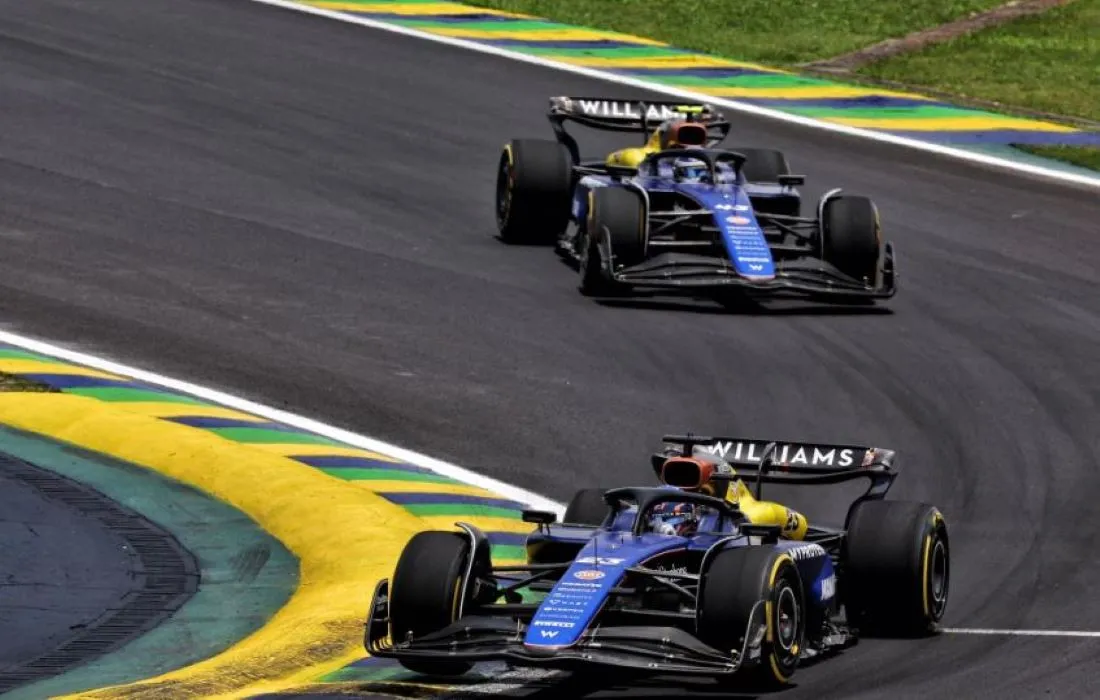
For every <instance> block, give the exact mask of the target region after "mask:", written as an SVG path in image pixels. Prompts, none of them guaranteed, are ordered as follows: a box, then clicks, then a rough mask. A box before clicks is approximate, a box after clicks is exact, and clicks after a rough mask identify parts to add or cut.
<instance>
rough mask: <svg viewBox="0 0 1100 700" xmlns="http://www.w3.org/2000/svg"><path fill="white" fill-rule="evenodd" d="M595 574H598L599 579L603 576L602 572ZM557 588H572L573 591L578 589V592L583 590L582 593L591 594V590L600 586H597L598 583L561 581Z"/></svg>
mask: <svg viewBox="0 0 1100 700" xmlns="http://www.w3.org/2000/svg"><path fill="white" fill-rule="evenodd" d="M595 573H597V574H599V575H600V577H602V576H603V572H602V571H597V572H595ZM558 586H559V587H560V588H573V589H580V590H583V591H586V592H591V591H592V590H593V589H596V588H599V587H600V584H598V583H578V582H577V581H561V582H560V583H558Z"/></svg>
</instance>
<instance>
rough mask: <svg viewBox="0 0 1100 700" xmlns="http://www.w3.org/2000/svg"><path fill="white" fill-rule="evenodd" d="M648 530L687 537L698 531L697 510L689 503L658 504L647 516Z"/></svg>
mask: <svg viewBox="0 0 1100 700" xmlns="http://www.w3.org/2000/svg"><path fill="white" fill-rule="evenodd" d="M649 527H650V530H652V531H653V532H656V533H658V534H660V535H678V536H680V537H688V536H690V535H692V534H694V533H695V532H696V531H698V529H699V510H698V507H697V506H695V505H693V504H691V503H659V504H657V505H656V506H654V507H653V511H652V513H651V514H650V516H649Z"/></svg>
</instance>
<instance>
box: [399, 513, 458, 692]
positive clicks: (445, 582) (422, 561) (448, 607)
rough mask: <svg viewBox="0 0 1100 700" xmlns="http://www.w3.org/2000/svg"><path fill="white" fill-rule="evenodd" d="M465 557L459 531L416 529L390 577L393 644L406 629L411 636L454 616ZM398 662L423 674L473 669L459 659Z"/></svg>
mask: <svg viewBox="0 0 1100 700" xmlns="http://www.w3.org/2000/svg"><path fill="white" fill-rule="evenodd" d="M469 559H470V541H469V540H468V539H467V538H466V537H465V536H464V535H462V534H460V533H457V532H445V531H425V532H418V533H416V534H415V535H414V536H413V537H412V539H410V540H409V541H408V543H407V544H406V545H405V549H404V550H403V551H402V552H401V558H400V559H398V560H397V569H396V570H395V571H394V574H393V579H392V580H391V581H390V639H392V640H393V642H394V643H395V644H396V643H398V642H400V641H403V640H404V639H405V638H406V635H407V634H408V633H409V632H411V633H412V634H413V638H414V639H415V638H416V637H419V636H423V635H425V634H431V633H433V632H438V631H439V630H441V629H443V628H444V627H447V626H448V625H450V624H451V623H453V622H455V620H457V619H458V611H459V602H460V599H459V595H460V593H461V591H462V586H463V583H465V576H466V566H467V565H468V563H469ZM400 663H401V665H402V666H404V667H405V668H407V669H408V670H410V671H412V672H413V673H420V674H423V675H427V676H460V675H462V674H463V673H466V672H467V671H469V670H470V669H471V668H473V664H471V663H467V662H461V661H421V660H407V659H402V660H400Z"/></svg>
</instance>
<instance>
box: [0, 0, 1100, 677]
mask: <svg viewBox="0 0 1100 700" xmlns="http://www.w3.org/2000/svg"><path fill="white" fill-rule="evenodd" d="M0 9H2V10H3V11H2V12H0V61H2V64H3V66H4V70H3V71H0V104H2V105H3V108H2V109H0V241H2V244H3V248H2V249H3V251H4V254H3V255H2V256H0V318H3V319H4V321H5V324H6V327H8V328H10V329H12V330H16V331H19V332H24V333H28V334H33V335H36V336H39V337H47V338H53V339H57V340H58V341H60V342H63V343H70V344H78V345H79V346H80V347H81V349H83V350H86V351H90V352H93V353H96V352H98V353H102V354H107V355H110V356H112V357H115V358H118V359H121V360H123V361H127V362H130V363H137V364H140V365H142V366H144V367H147V368H151V369H155V370H158V371H161V372H164V373H167V374H172V375H175V376H180V377H185V378H188V379H191V380H193V381H197V382H200V383H207V384H214V385H218V386H221V387H224V388H226V389H228V390H231V391H235V392H237V393H239V394H243V395H246V396H248V397H251V398H254V399H258V400H262V401H265V402H268V403H272V404H275V405H278V406H283V407H288V408H291V409H293V410H295V411H296V412H301V413H306V414H309V415H313V416H315V417H318V418H321V419H326V420H328V421H329V422H332V423H334V424H337V425H339V426H341V427H346V428H351V429H355V430H358V431H361V432H365V433H368V434H371V435H373V436H376V437H379V438H383V439H388V440H390V441H394V442H397V443H400V444H403V445H406V446H409V447H411V448H414V449H418V450H421V451H424V452H427V453H429V454H432V455H434V456H438V457H440V458H444V459H450V460H453V461H456V462H458V463H461V464H463V465H465V466H469V467H473V468H476V469H479V470H482V471H484V472H485V473H488V474H491V475H493V476H496V477H499V478H502V479H506V480H511V481H514V482H517V483H519V484H521V485H523V486H525V487H528V488H531V489H533V490H536V491H539V492H542V493H545V494H547V495H550V496H553V497H557V498H559V499H562V500H564V499H567V498H568V496H569V495H570V494H571V492H572V490H573V489H574V488H577V487H580V486H585V485H608V484H610V485H619V484H623V483H631V482H634V483H637V482H648V481H649V478H650V475H649V473H648V471H647V469H648V464H647V461H646V456H647V453H648V451H649V450H650V449H651V448H652V447H653V446H654V444H655V441H656V440H657V439H658V438H659V436H660V435H661V434H662V433H664V432H666V431H674V432H682V431H686V430H694V431H697V432H710V433H731V434H743V435H747V436H760V437H765V438H767V437H776V438H793V439H807V440H826V441H832V440H836V441H854V442H867V443H869V444H880V445H884V446H888V447H893V448H896V449H897V450H899V451H900V453H901V464H902V468H903V471H904V474H903V475H902V477H901V478H900V479H899V481H898V483H897V485H896V487H895V490H894V491H893V493H892V495H893V497H896V498H905V499H919V500H924V501H928V502H932V503H935V504H937V505H939V506H940V507H941V508H942V509H943V511H944V512H945V513H946V515H947V517H948V519H949V522H950V524H951V528H952V529H951V535H952V545H953V548H954V568H953V581H952V588H953V591H952V600H951V603H950V609H949V612H948V618H947V620H946V622H947V623H948V624H949V625H951V626H955V627H993V628H1012V629H1078V630H1081V629H1085V630H1100V598H1098V597H1097V595H1096V592H1097V590H1096V584H1095V581H1096V580H1097V577H1098V576H1100V560H1098V559H1097V558H1096V557H1095V556H1094V551H1095V549H1094V545H1095V542H1096V532H1098V525H1100V512H1098V511H1097V509H1096V508H1095V498H1096V495H1097V493H1100V492H1098V490H1097V489H1098V486H1100V475H1098V474H1097V470H1096V464H1097V460H1096V457H1097V452H1098V448H1100V435H1098V433H1097V431H1096V430H1095V423H1096V422H1095V415H1096V412H1095V409H1096V403H1097V401H1098V399H1100V390H1098V387H1100V376H1098V375H1100V365H1098V364H1097V362H1096V348H1097V342H1098V341H1100V298H1098V296H1097V295H1096V293H1095V289H1096V282H1097V277H1098V274H1097V269H1098V266H1100V239H1098V237H1097V235H1096V234H1097V233H1098V231H1100V229H1098V223H1097V222H1098V221H1100V198H1098V197H1097V195H1096V194H1095V193H1092V192H1084V191H1080V190H1074V189H1072V188H1069V187H1065V186H1060V185H1052V184H1045V183H1039V182H1036V181H1033V180H1029V179H1026V178H1024V177H1021V176H1015V175H1009V174H1004V173H1000V172H997V171H993V170H989V169H984V168H979V167H973V166H968V165H964V164H961V163H958V162H955V161H951V160H946V159H941V158H938V157H934V156H930V155H922V154H919V153H915V152H911V151H907V150H902V149H898V148H893V147H887V146H877V145H873V144H869V143H864V142H861V141H858V140H853V139H849V138H844V137H840V136H836V135H831V134H823V133H815V132H812V131H808V130H803V129H796V128H793V127H787V126H783V125H779V124H773V123H770V122H767V121H763V120H759V119H755V118H748V117H741V116H736V117H735V125H736V126H735V129H734V133H733V134H732V135H731V137H730V138H729V139H728V141H727V142H728V143H729V144H750V145H751V144H760V145H770V146H775V147H778V148H782V149H784V150H786V151H787V152H788V156H789V158H790V160H791V162H792V165H793V167H794V168H795V169H796V170H797V171H800V172H802V173H805V174H806V175H807V177H808V179H809V185H808V186H807V187H806V188H804V193H805V194H806V197H807V199H808V200H810V201H814V200H815V199H816V197H817V196H818V195H819V194H820V193H822V192H823V191H824V190H826V189H829V188H832V187H835V186H839V187H844V188H845V189H847V190H850V191H854V192H859V193H865V194H868V195H870V196H872V197H874V198H875V200H876V202H877V203H878V205H879V208H880V211H881V214H882V219H883V222H884V225H885V227H886V230H887V233H888V236H889V237H890V238H891V239H892V240H894V242H895V244H896V245H897V247H898V252H899V266H900V273H901V285H902V288H901V291H900V292H899V295H898V297H897V298H896V299H895V300H893V301H892V302H891V303H889V304H888V305H887V306H886V308H887V309H888V310H887V311H886V312H884V313H869V312H861V313H853V312H844V313H842V312H838V311H833V310H829V309H821V308H816V307H809V306H797V305H796V306H792V305H789V304H788V305H785V306H783V307H780V308H778V309H775V310H772V311H770V312H763V313H754V314H744V315H730V314H726V313H723V312H721V311H720V310H718V309H712V308H709V307H706V306H705V305H703V306H700V305H690V304H662V303H657V302H646V303H643V304H634V305H631V306H627V307H622V306H618V307H611V306H603V305H600V304H597V303H595V302H593V301H591V300H589V299H585V298H583V297H582V296H580V294H579V293H578V292H577V289H576V282H577V279H576V276H575V274H574V273H573V272H572V271H571V270H570V269H569V268H568V267H567V266H565V265H563V264H562V263H561V262H559V261H558V259H557V258H556V257H555V256H554V254H553V253H551V252H550V251H549V250H545V249H537V248H517V247H509V246H506V245H504V244H502V243H500V242H499V241H498V240H496V239H495V238H494V235H495V230H494V225H493V218H492V212H493V185H494V175H495V166H496V159H497V157H498V153H499V148H500V146H501V145H502V143H503V142H504V140H505V139H506V138H508V137H512V136H517V137H523V136H534V137H539V136H549V134H550V132H549V128H548V125H547V123H546V121H545V118H544V117H543V113H544V110H545V108H546V98H547V97H548V96H550V95H555V94H570V93H572V94H580V95H588V94H600V93H606V94H608V95H610V96H619V95H626V96H631V95H637V94H640V93H637V92H636V91H633V90H627V89H622V88H616V87H614V86H609V85H606V84H603V83H600V82H596V81H592V80H587V79H581V78H578V77H574V76H569V75H566V74H562V73H556V72H552V71H549V70H544V69H540V68H536V67H531V66H525V65H520V64H514V63H509V62H507V61H504V60H501V59H497V58H492V57H487V56H480V55H477V54H473V53H470V52H464V51H461V50H458V49H451V48H447V47H441V46H438V45H434V44H429V43H426V42H421V41H417V40H412V39H408V38H402V37H397V36H394V35H389V34H385V33H381V32H375V31H370V30H365V29H361V28H357V27H353V26H348V25H342V24H339V23H336V22H332V21H328V20H324V19H320V18H312V17H307V16H303V15H299V14H296V13H291V12H286V11H282V10H278V9H273V8H267V7H262V6H258V5H253V4H251V3H248V2H244V0H115V1H114V2H111V3H100V4H93V3H85V2H79V1H78V0H41V1H40V2H36V3H21V2H16V1H15V0H3V2H0ZM621 143H623V141H622V140H621V139H620V140H614V141H606V142H603V141H601V142H598V143H595V144H594V145H598V146H601V147H604V148H607V147H610V146H614V145H619V144H621ZM797 503H798V504H801V505H813V506H814V507H813V508H809V509H808V510H809V512H810V514H811V515H812V516H815V517H818V516H819V513H820V516H824V517H829V516H832V517H836V515H838V514H839V513H841V512H842V508H841V506H843V503H842V502H841V500H840V499H839V497H838V496H837V495H835V494H829V495H821V496H818V495H817V494H815V495H814V496H812V497H807V496H806V495H805V494H803V495H802V496H800V497H799V498H798V499H797ZM1097 652H1100V640H1095V639H1070V638H1019V637H1009V636H994V637H974V636H961V635H960V636H956V635H950V636H943V637H940V638H937V639H933V640H927V641H920V642H906V643H902V642H868V643H865V644H863V645H861V646H860V647H858V648H857V649H854V650H852V651H850V652H848V653H846V654H845V655H843V656H842V657H841V658H837V659H833V660H831V661H829V662H828V663H826V664H820V665H818V666H816V667H813V668H807V669H804V670H802V671H800V672H799V674H798V676H797V680H798V687H797V688H795V689H794V690H792V691H790V692H788V693H786V694H785V696H789V697H809V696H810V694H814V695H815V696H816V697H821V698H826V697H828V698H831V697H877V696H889V697H917V696H919V697H923V696H926V695H930V694H932V693H953V694H955V695H962V696H965V697H998V698H1004V697H1033V696H1036V695H1042V694H1045V693H1052V694H1054V695H1057V696H1079V695H1089V694H1092V693H1096V692H1098V690H1100V689H1098V684H1100V681H1098V680H1097V678H1098V675H1097V674H1098V672H1100V661H1097ZM678 687H679V686H677V685H675V684H673V685H672V686H668V685H666V686H664V687H663V688H656V689H652V688H651V689H650V690H649V691H647V692H650V694H655V695H657V696H661V695H665V696H667V695H668V693H669V692H677V693H680V692H681V691H680V690H678V689H677V688H678ZM670 688H672V689H673V690H670ZM366 690H367V689H364V691H366ZM535 692H539V693H543V694H545V695H546V696H547V697H558V696H560V694H561V693H562V692H566V693H567V694H568V695H570V696H574V694H575V693H577V692H578V690H577V689H576V688H575V687H574V688H571V689H569V690H568V691H566V690H565V689H564V688H561V687H551V688H549V689H545V688H544V689H542V690H540V691H535ZM618 692H619V694H620V695H621V694H622V693H624V692H626V691H618ZM703 695H704V696H713V695H711V694H710V693H703ZM594 697H603V694H602V693H601V694H600V695H598V696H594Z"/></svg>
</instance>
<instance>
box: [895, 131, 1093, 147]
mask: <svg viewBox="0 0 1100 700" xmlns="http://www.w3.org/2000/svg"><path fill="white" fill-rule="evenodd" d="M875 131H884V132H886V133H890V134H894V135H895V136H902V137H905V138H910V139H919V140H922V141H935V142H938V143H952V144H975V145H977V144H1001V145H1012V144H1028V145H1034V146H1095V147H1098V148H1100V132H1076V133H1068V134H1067V133H1054V132H1046V131H1021V130H1015V129H1004V130H1000V131H993V130H989V131H984V130H983V131H900V130H898V131H894V130H889V131H887V130H885V129H875Z"/></svg>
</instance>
